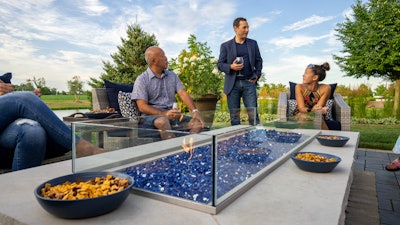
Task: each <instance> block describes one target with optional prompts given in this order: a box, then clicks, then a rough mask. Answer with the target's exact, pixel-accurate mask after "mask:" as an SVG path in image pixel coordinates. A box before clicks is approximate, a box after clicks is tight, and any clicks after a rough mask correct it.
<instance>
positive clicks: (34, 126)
mask: <svg viewBox="0 0 400 225" xmlns="http://www.w3.org/2000/svg"><path fill="white" fill-rule="evenodd" d="M0 143H1V151H9V152H7V154H8V155H10V154H11V155H12V154H13V155H14V157H13V160H12V166H11V169H12V170H13V171H16V170H21V169H26V168H30V167H34V166H39V165H41V163H42V161H43V159H44V156H45V153H46V132H45V130H44V129H43V127H42V126H41V125H40V124H39V123H38V122H36V121H33V120H30V119H24V118H21V119H17V120H15V121H14V122H12V123H11V124H10V125H8V126H7V127H6V129H5V130H4V131H3V132H2V133H1V134H0Z"/></svg>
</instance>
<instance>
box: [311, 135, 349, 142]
mask: <svg viewBox="0 0 400 225" xmlns="http://www.w3.org/2000/svg"><path fill="white" fill-rule="evenodd" d="M320 136H336V137H340V139H339V140H331V139H326V138H321V137H320ZM316 138H317V139H321V140H326V141H348V140H349V139H350V138H349V137H346V136H341V135H333V134H319V135H317V137H316Z"/></svg>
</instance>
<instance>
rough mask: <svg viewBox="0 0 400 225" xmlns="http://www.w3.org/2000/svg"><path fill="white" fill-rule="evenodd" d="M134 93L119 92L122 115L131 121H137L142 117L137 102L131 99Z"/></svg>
mask: <svg viewBox="0 0 400 225" xmlns="http://www.w3.org/2000/svg"><path fill="white" fill-rule="evenodd" d="M131 94H132V92H122V91H119V92H118V104H119V108H120V110H121V111H120V112H121V115H122V116H123V117H126V118H129V119H130V120H133V121H137V120H138V119H139V117H140V112H139V109H138V107H137V105H136V101H135V100H132V99H131Z"/></svg>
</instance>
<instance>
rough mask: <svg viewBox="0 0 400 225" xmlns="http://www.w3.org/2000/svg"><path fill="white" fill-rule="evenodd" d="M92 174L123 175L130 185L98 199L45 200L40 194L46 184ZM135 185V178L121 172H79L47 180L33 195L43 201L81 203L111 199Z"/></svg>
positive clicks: (37, 187)
mask: <svg viewBox="0 0 400 225" xmlns="http://www.w3.org/2000/svg"><path fill="white" fill-rule="evenodd" d="M92 173H93V174H104V175H108V174H111V175H113V176H114V175H123V176H125V177H127V178H128V182H129V185H128V187H126V188H125V189H124V190H122V191H118V192H116V193H113V194H111V195H105V196H100V197H96V198H83V199H75V200H62V199H51V198H45V197H43V196H41V195H40V194H39V190H41V189H42V188H43V187H44V185H45V184H46V183H50V182H51V181H54V180H57V179H61V178H64V177H68V176H75V175H81V174H92ZM65 181H67V180H65ZM65 181H64V182H65ZM133 184H134V180H133V177H131V176H130V175H128V174H125V173H121V172H107V171H96V172H95V171H93V172H79V173H71V174H67V175H64V176H59V177H55V178H53V179H50V180H47V181H45V182H43V183H41V184H40V185H38V186H36V188H35V189H34V191H33V193H34V194H35V196H36V197H37V198H38V199H41V200H44V201H51V202H80V201H88V200H93V199H101V198H106V197H109V196H113V195H116V194H119V193H122V192H123V191H126V190H129V189H132V187H133Z"/></svg>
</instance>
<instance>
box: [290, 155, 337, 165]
mask: <svg viewBox="0 0 400 225" xmlns="http://www.w3.org/2000/svg"><path fill="white" fill-rule="evenodd" d="M300 153H302V154H303V153H313V154H316V155H322V156H325V157H330V158H332V157H333V158H335V159H336V162H313V161H308V160H301V159H298V158H296V155H297V154H300ZM290 157H291V158H292V159H293V160H297V161H300V162H308V163H315V164H331V163H339V162H341V161H342V158H340V157H339V156H336V155H332V154H328V153H323V152H293V153H292V155H291V156H290Z"/></svg>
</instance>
